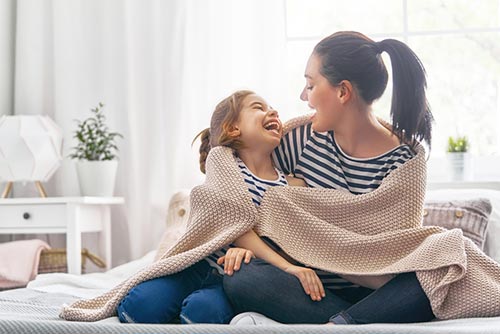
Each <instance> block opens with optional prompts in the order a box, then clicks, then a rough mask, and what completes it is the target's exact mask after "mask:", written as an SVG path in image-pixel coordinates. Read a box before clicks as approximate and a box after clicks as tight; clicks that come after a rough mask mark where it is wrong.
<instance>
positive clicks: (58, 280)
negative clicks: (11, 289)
mask: <svg viewBox="0 0 500 334" xmlns="http://www.w3.org/2000/svg"><path fill="white" fill-rule="evenodd" d="M154 256H155V251H151V252H149V253H148V254H146V255H145V256H143V257H142V258H140V259H138V260H135V261H131V262H128V263H125V264H123V265H120V266H117V267H115V268H112V269H110V270H108V271H106V272H104V273H91V274H84V275H73V274H64V273H52V274H40V275H38V276H37V277H36V279H35V280H33V281H31V282H30V283H29V284H28V286H27V288H29V289H33V290H36V291H41V292H53V293H64V294H68V295H72V296H75V297H79V298H84V299H88V298H93V297H96V296H99V295H100V294H102V293H104V292H106V291H108V290H109V289H111V288H113V287H115V286H116V285H118V284H119V283H121V282H122V281H124V280H125V279H127V278H128V277H130V276H132V275H133V274H134V273H136V272H137V271H139V270H141V269H143V268H145V267H146V266H148V265H149V264H151V263H152V262H153V259H154Z"/></svg>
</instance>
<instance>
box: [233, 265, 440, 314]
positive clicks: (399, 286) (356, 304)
mask: <svg viewBox="0 0 500 334" xmlns="http://www.w3.org/2000/svg"><path fill="white" fill-rule="evenodd" d="M224 290H225V292H226V295H227V297H228V298H229V300H230V301H231V304H232V305H233V307H234V310H235V311H236V313H241V312H248V311H253V312H258V313H261V314H263V315H265V316H267V317H269V318H271V319H274V320H276V321H279V322H282V323H286V324H293V323H315V324H321V323H327V322H328V321H331V322H333V323H336V324H367V323H410V322H422V321H430V320H432V319H434V314H433V313H432V309H431V306H430V303H429V299H428V298H427V296H426V295H425V293H424V291H423V290H422V288H421V286H420V283H419V282H418V280H417V278H416V275H415V273H404V274H400V275H398V276H396V277H395V278H393V279H392V280H391V281H389V282H388V283H386V284H385V285H384V286H382V287H380V288H379V289H378V290H375V291H374V290H371V289H368V288H346V289H339V290H333V291H332V290H328V289H325V290H326V291H325V293H326V296H325V297H324V298H322V300H321V301H319V302H318V301H312V300H311V298H310V297H309V296H308V295H306V293H305V292H304V289H303V288H302V285H301V284H300V281H299V280H298V279H297V278H296V277H295V276H293V275H290V274H288V273H286V272H284V271H283V270H281V269H279V268H277V267H274V266H272V265H271V264H269V263H267V262H265V261H263V260H260V259H252V261H251V262H250V263H249V264H244V263H243V264H242V267H241V269H240V270H239V271H237V272H235V273H234V274H233V275H232V276H227V275H225V276H224Z"/></svg>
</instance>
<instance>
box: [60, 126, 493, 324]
mask: <svg viewBox="0 0 500 334" xmlns="http://www.w3.org/2000/svg"><path fill="white" fill-rule="evenodd" d="M304 122H305V120H304V119H303V118H302V119H296V120H292V122H289V123H288V124H287V126H288V127H287V129H290V128H293V127H295V126H297V125H300V124H303V123H304ZM425 165H426V164H425V152H424V150H423V149H422V148H421V147H417V148H416V155H415V157H414V158H412V159H410V160H409V161H407V162H406V163H404V164H403V165H402V166H400V167H398V168H397V169H396V170H394V171H392V172H391V173H390V174H389V175H388V176H387V177H386V178H385V179H384V180H383V182H382V184H381V185H380V186H379V187H378V188H377V189H376V190H374V191H372V192H370V193H367V194H363V195H353V194H350V193H349V192H346V191H340V190H334V189H317V188H315V189H313V188H302V187H273V188H270V189H269V190H267V192H266V194H265V196H264V199H263V201H262V203H261V206H260V207H259V209H257V208H256V207H255V205H254V204H253V203H252V201H251V198H250V194H249V192H248V190H247V187H246V185H245V184H244V181H243V178H242V176H241V174H240V172H239V170H238V167H237V165H236V164H235V161H234V158H233V151H232V150H231V149H229V148H226V147H216V148H213V149H212V150H211V152H210V154H209V156H208V160H207V165H206V167H207V175H206V181H205V183H204V184H202V185H200V186H197V187H195V188H193V190H192V192H191V198H190V202H191V215H190V218H189V225H188V229H187V231H186V233H185V234H184V235H183V236H182V237H181V239H180V240H179V241H178V242H177V243H176V244H175V245H174V246H173V247H171V248H170V249H168V250H164V249H163V248H162V247H161V246H160V251H159V252H158V254H159V256H158V259H157V260H156V261H155V262H154V263H152V264H151V265H150V266H149V267H147V268H145V269H143V270H141V271H139V272H138V273H136V274H135V275H133V276H132V277H130V278H129V279H127V280H126V281H124V282H122V283H121V284H120V285H118V286H116V287H115V288H114V289H112V290H110V291H109V292H107V293H105V294H104V295H101V296H99V297H96V298H93V299H90V300H80V301H77V302H75V303H73V304H72V305H70V306H67V307H65V308H64V309H63V310H62V311H61V314H60V316H61V317H62V318H64V319H67V320H77V321H96V320H100V319H103V318H106V317H110V316H113V315H115V314H116V307H117V305H118V303H119V302H120V300H121V299H122V298H123V297H124V296H125V295H126V294H127V292H128V291H129V290H130V289H131V288H132V287H134V286H135V285H137V284H139V283H141V282H143V281H146V280H149V279H153V278H156V277H160V276H164V275H169V274H173V273H176V272H179V271H181V270H183V269H185V268H187V267H189V266H191V265H192V264H194V263H196V262H197V261H200V260H201V259H203V258H204V257H206V256H208V255H209V254H211V253H213V252H214V251H216V250H218V249H220V248H222V247H223V246H226V245H228V244H230V243H231V242H233V241H234V240H235V239H237V238H238V237H239V236H241V235H242V234H244V233H245V232H246V231H248V230H249V229H251V228H254V229H256V231H257V232H258V233H259V234H260V235H263V236H268V237H269V238H271V239H272V240H273V241H274V242H276V243H277V244H278V245H279V246H280V247H282V248H283V250H284V251H286V252H287V253H288V254H289V255H290V256H291V257H293V258H294V259H296V260H298V261H300V262H302V263H304V264H306V265H309V266H312V267H316V268H321V269H324V270H328V271H331V272H335V273H339V274H343V275H356V276H360V277H361V278H362V277H364V276H373V275H386V274H397V273H402V272H409V271H415V272H417V277H418V280H419V281H420V283H421V285H422V288H423V289H424V291H425V293H426V294H427V296H428V297H429V299H430V301H431V306H432V309H433V311H434V314H435V315H436V317H438V318H440V319H452V318H462V317H487V316H499V315H500V266H499V265H498V264H497V263H496V262H494V261H493V260H491V259H490V258H488V257H487V256H486V255H485V254H484V253H482V252H481V251H480V250H479V249H478V248H477V247H476V246H475V245H474V244H473V243H472V242H471V241H470V240H468V239H466V238H464V237H463V235H462V232H461V230H459V229H454V230H450V231H446V230H443V229H442V228H438V227H422V224H421V222H422V212H423V203H424V195H425V184H426V174H425V173H426V170H425Z"/></svg>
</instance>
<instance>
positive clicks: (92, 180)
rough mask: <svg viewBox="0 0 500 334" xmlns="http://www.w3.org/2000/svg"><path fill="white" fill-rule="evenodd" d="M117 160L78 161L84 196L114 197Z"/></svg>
mask: <svg viewBox="0 0 500 334" xmlns="http://www.w3.org/2000/svg"><path fill="white" fill-rule="evenodd" d="M117 168H118V161H117V160H106V161H87V160H79V161H77V162H76V172H77V175H78V183H79V184H80V193H81V194H82V196H102V197H112V196H113V193H114V188H115V179H116V170H117Z"/></svg>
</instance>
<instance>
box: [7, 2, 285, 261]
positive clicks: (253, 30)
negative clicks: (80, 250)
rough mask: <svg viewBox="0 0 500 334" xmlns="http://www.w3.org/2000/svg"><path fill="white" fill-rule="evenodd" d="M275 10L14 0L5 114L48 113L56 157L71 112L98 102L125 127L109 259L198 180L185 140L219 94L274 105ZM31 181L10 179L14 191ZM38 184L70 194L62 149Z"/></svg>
mask: <svg viewBox="0 0 500 334" xmlns="http://www.w3.org/2000/svg"><path fill="white" fill-rule="evenodd" d="M284 8H285V6H284V3H283V0H271V1H270V0H258V1H255V0H253V1H250V0H248V1H243V0H241V1H231V0H222V1H220V0H219V1H217V0H172V1H160V0H148V1H144V0H125V1H123V0H105V1H102V0H17V6H16V20H15V21H16V23H15V24H16V25H15V27H16V28H15V71H14V82H15V84H14V86H15V87H14V92H15V93H14V107H13V113H15V114H48V115H50V116H51V117H52V118H53V119H54V120H55V121H56V123H58V124H59V125H60V126H61V127H62V129H63V131H64V134H65V145H64V154H65V156H66V157H67V155H68V154H69V152H70V148H71V147H72V146H73V144H74V142H73V139H72V132H73V131H74V129H75V122H74V120H75V119H83V118H85V117H87V116H88V115H89V109H90V108H92V107H94V106H96V105H97V104H98V102H103V103H104V104H105V109H104V110H105V114H106V115H107V120H108V123H109V126H110V128H111V129H113V130H117V131H119V132H122V133H123V135H124V137H125V138H124V139H123V140H121V141H120V142H119V147H120V152H119V156H120V165H119V170H118V178H117V185H116V189H115V194H116V195H117V196H123V197H125V201H126V204H125V205H124V206H123V207H121V208H115V209H113V213H112V214H113V222H112V224H113V225H112V233H113V240H112V241H113V263H114V265H117V264H120V263H123V262H126V261H128V260H130V259H133V258H137V257H139V256H141V255H143V254H144V253H146V252H147V251H149V250H151V249H153V248H154V247H155V246H156V244H157V243H158V241H159V238H160V236H161V234H162V233H163V230H164V219H165V216H166V207H167V204H168V203H167V202H168V199H169V196H170V195H171V194H172V193H173V192H174V191H176V190H177V189H181V188H190V187H192V186H194V185H196V184H199V183H201V182H202V181H203V175H202V174H201V173H200V172H199V170H198V162H197V159H198V156H197V147H196V146H197V144H195V147H193V148H191V141H192V139H193V138H194V136H195V135H196V134H197V133H198V132H199V131H200V130H202V129H203V128H205V127H207V126H208V125H209V120H210V116H211V113H212V110H213V108H214V106H215V104H216V103H217V102H218V101H219V100H221V99H222V98H224V97H225V96H226V95H228V94H230V93H231V92H233V91H234V90H237V89H241V88H247V89H252V90H255V91H256V92H258V93H259V94H261V95H262V96H264V97H265V98H267V99H268V100H269V101H270V102H271V103H272V105H273V106H275V108H277V109H278V110H279V108H280V106H281V105H283V106H284V105H285V102H284V101H285V98H284V96H283V89H282V87H283V85H285V84H286V83H285V82H284V63H285V62H284V57H285V25H284V24H285V21H284V14H285V13H284ZM31 191H33V190H31V189H26V187H21V186H20V185H18V186H17V188H15V195H16V197H20V196H26V195H28V193H29V192H31ZM47 191H48V192H49V194H51V195H57V196H77V195H78V194H79V188H78V183H77V178H76V172H75V169H74V166H73V162H72V161H70V160H69V159H68V158H66V159H65V161H64V163H63V165H62V167H61V168H60V169H59V170H58V172H57V173H56V174H55V176H54V177H53V179H52V180H51V181H50V182H49V184H48V185H47ZM89 238H92V237H91V236H90V237H89ZM96 240H97V239H96ZM88 242H92V241H88Z"/></svg>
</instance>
